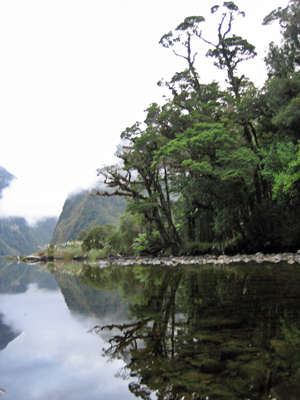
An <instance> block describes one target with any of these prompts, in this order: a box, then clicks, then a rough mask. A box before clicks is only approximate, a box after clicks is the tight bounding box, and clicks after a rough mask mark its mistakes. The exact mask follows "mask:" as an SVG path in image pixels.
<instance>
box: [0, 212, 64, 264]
mask: <svg viewBox="0 0 300 400" xmlns="http://www.w3.org/2000/svg"><path fill="white" fill-rule="evenodd" d="M56 223H57V218H54V217H53V218H47V219H45V220H41V221H39V222H38V223H37V225H36V226H34V227H31V226H29V225H28V223H27V222H26V220H25V219H24V218H21V217H9V218H3V219H0V255H1V256H7V255H21V254H24V255H25V254H30V253H36V252H37V251H39V250H40V248H41V247H43V246H45V245H47V244H48V243H50V241H51V239H52V235H53V231H54V228H55V225H56Z"/></svg>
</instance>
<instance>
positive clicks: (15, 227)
mask: <svg viewBox="0 0 300 400" xmlns="http://www.w3.org/2000/svg"><path fill="white" fill-rule="evenodd" d="M13 179H16V177H15V176H14V175H12V174H11V173H9V172H8V171H7V170H6V169H5V168H4V167H2V166H0V199H1V197H2V191H3V189H5V188H6V187H8V186H9V185H10V183H11V182H12V180H13ZM56 222H57V218H56V217H55V218H45V219H43V220H41V221H39V222H38V223H37V225H36V226H35V227H30V226H29V225H28V223H27V222H26V220H25V219H24V218H22V217H4V218H1V215H0V255H1V256H7V255H20V254H30V253H34V252H37V251H38V250H39V247H40V246H44V245H46V244H48V243H50V240H51V238H52V235H53V231H54V228H55V225H56Z"/></svg>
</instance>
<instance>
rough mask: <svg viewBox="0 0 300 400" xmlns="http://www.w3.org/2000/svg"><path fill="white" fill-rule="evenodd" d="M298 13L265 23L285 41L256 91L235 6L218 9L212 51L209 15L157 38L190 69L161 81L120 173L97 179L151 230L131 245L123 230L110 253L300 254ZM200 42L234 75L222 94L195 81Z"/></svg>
mask: <svg viewBox="0 0 300 400" xmlns="http://www.w3.org/2000/svg"><path fill="white" fill-rule="evenodd" d="M299 9H300V8H299V0H292V1H290V2H289V5H288V6H287V7H286V8H285V9H277V10H275V11H273V12H272V13H271V14H269V16H267V17H266V19H265V21H264V23H265V24H268V23H271V22H272V21H274V20H279V22H280V24H281V29H282V34H283V39H284V40H283V42H282V43H281V44H279V45H277V44H274V43H271V44H270V47H269V53H268V55H267V57H266V59H265V62H266V66H267V69H268V72H269V77H268V79H267V80H266V82H265V85H264V87H263V88H262V89H261V90H259V89H258V88H256V87H255V85H254V84H253V83H252V82H251V81H250V80H249V79H248V78H247V77H245V76H244V75H239V70H238V67H239V66H240V65H241V63H244V62H247V61H248V60H251V59H253V58H254V57H255V56H256V52H255V47H254V46H253V45H252V44H250V43H249V42H248V41H247V40H246V39H245V38H243V37H242V36H241V35H240V34H239V32H236V31H235V26H234V22H235V20H236V19H237V18H240V17H242V18H243V17H245V13H244V12H242V11H241V10H239V8H238V7H237V6H236V4H235V3H234V2H231V1H227V2H224V4H223V6H219V5H216V6H214V7H212V8H211V12H212V13H213V14H216V15H219V22H218V24H217V25H216V27H215V32H216V35H215V36H214V37H215V38H216V39H214V40H211V39H210V38H209V37H208V36H207V35H208V34H209V32H208V31H206V22H205V18H204V17H202V16H190V17H187V18H185V19H184V21H183V22H182V23H181V24H179V25H178V26H177V28H176V29H175V30H174V31H171V32H169V33H167V34H165V35H163V36H162V38H161V40H160V44H161V45H162V46H163V47H165V48H167V49H171V50H172V51H173V53H174V54H175V56H178V57H180V58H182V59H184V60H185V61H186V69H184V70H183V71H179V72H176V73H175V74H174V76H173V77H172V78H171V79H170V80H169V81H164V80H161V81H160V82H159V86H165V87H167V88H168V89H170V92H171V96H170V98H168V99H167V100H166V101H165V103H164V104H163V105H158V104H157V103H153V104H151V105H150V106H149V107H148V109H147V110H146V118H145V120H144V123H143V124H142V123H139V122H137V123H135V124H134V125H133V126H132V127H129V128H126V129H125V131H124V132H123V133H122V134H121V138H122V139H123V140H126V143H125V145H124V146H120V147H119V150H118V157H119V158H120V160H121V161H122V163H121V164H117V165H114V166H106V167H104V168H102V169H101V170H99V175H100V176H102V179H103V182H104V183H105V184H106V185H107V187H108V190H107V191H103V192H99V193H98V194H100V195H103V196H124V197H126V198H128V199H129V202H128V208H127V211H128V212H130V213H131V214H132V215H135V216H137V215H139V216H142V217H143V219H144V223H145V226H144V227H143V228H141V226H140V229H138V230H135V229H133V227H132V226H131V227H130V223H129V228H128V230H130V232H135V233H134V234H129V232H127V234H126V235H124V232H126V228H124V227H123V228H122V229H118V231H116V232H115V233H114V234H113V235H112V236H111V237H110V238H109V240H108V244H107V246H110V247H109V248H110V251H111V250H112V249H113V250H114V251H117V252H121V253H122V252H123V253H127V254H132V253H140V252H143V251H157V252H158V251H160V252H165V253H169V254H170V253H181V254H183V253H185V254H196V253H201V252H203V251H204V250H206V244H207V243H209V245H207V250H208V251H214V252H217V253H223V252H235V251H239V252H241V251H245V252H246V251H251V252H256V251H278V250H282V249H286V250H292V249H293V250H298V248H299V247H298V246H300V239H299V233H300V223H298V222H297V221H299V218H300V215H299V209H300V207H299V206H300V204H299V202H300V200H299V198H300V196H299V194H300V193H299V191H300V167H299V164H300V129H299V126H300V112H299V109H300V107H299V106H300V100H299V99H300V74H299V68H298V67H299V65H300V42H299V34H298V31H299V20H300V17H299V16H300V11H299ZM203 42H204V43H205V44H206V45H208V46H209V49H208V52H207V56H208V57H210V58H212V59H213V63H214V65H215V66H216V67H217V68H219V69H221V70H223V71H225V72H226V73H227V87H226V88H225V89H224V90H221V89H220V87H219V84H218V83H217V82H211V83H209V84H202V83H201V82H200V76H199V74H198V72H197V70H196V68H195V60H196V56H197V49H196V46H197V44H199V43H203ZM121 165H122V166H121ZM126 218H129V217H128V216H127V217H126ZM154 238H155V240H154ZM157 239H159V240H157ZM107 248H108V247H107Z"/></svg>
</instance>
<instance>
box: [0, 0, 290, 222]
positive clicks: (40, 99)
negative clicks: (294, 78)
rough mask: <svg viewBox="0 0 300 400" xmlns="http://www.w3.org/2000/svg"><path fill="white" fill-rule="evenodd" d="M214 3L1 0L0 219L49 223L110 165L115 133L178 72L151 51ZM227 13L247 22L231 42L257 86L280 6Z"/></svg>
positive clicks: (138, 116) (247, 5)
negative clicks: (0, 193)
mask: <svg viewBox="0 0 300 400" xmlns="http://www.w3.org/2000/svg"><path fill="white" fill-rule="evenodd" d="M222 2H223V1H220V2H218V1H217V0H206V1H204V0H184V1H183V0H181V1H179V0H151V1H150V0H110V1H103V0H26V1H24V0H1V2H0V56H1V61H0V135H1V147H0V165H2V166H3V167H4V168H6V169H7V170H8V171H9V172H11V173H12V174H14V175H15V176H16V177H17V178H18V180H16V181H14V183H13V184H12V186H11V188H10V189H7V190H6V191H5V192H4V197H3V199H2V200H1V201H0V216H4V215H15V216H25V217H26V218H27V219H28V221H29V222H33V221H34V220H35V219H37V218H40V217H42V216H58V215H59V214H60V212H61V209H62V206H63V204H64V201H65V199H66V197H67V196H68V194H69V193H70V192H73V191H74V190H77V189H78V188H79V187H89V186H90V185H91V183H92V182H93V181H94V180H95V179H96V169H97V168H98V167H101V166H102V165H103V164H111V163H114V161H115V160H114V158H113V154H114V152H115V150H116V146H117V144H118V143H119V137H120V134H121V132H122V131H123V130H124V129H125V128H126V127H127V126H131V125H133V124H134V123H135V122H136V121H137V120H140V121H141V120H143V119H144V116H145V115H144V112H143V111H144V110H145V109H146V108H147V107H148V106H149V104H150V103H152V102H155V101H156V102H162V95H163V91H162V89H160V88H159V87H157V85H156V83H157V81H158V80H160V79H161V78H166V79H168V78H171V76H172V75H173V73H174V72H176V71H180V70H182V69H184V68H185V67H186V65H185V64H184V62H183V60H182V59H179V58H177V57H175V56H174V55H173V54H172V52H171V51H170V50H167V49H164V48H162V47H161V46H160V45H159V44H158V42H159V40H160V38H161V36H163V35H164V34H165V33H168V32H169V31H170V30H173V29H175V28H176V26H177V25H178V24H179V23H180V22H182V21H183V19H184V18H185V17H187V16H190V15H203V16H205V17H209V14H210V8H211V6H213V5H215V4H222ZM236 4H237V5H238V6H239V7H240V9H241V10H243V11H245V12H246V18H244V19H243V20H242V21H241V23H240V24H239V29H237V30H236V33H237V34H241V35H242V36H244V37H245V38H246V39H247V40H248V41H249V42H250V43H252V44H254V45H255V46H256V50H257V52H258V57H256V61H253V62H251V63H248V65H247V71H246V75H247V76H248V77H249V78H250V79H252V80H253V81H255V82H256V83H257V84H261V83H262V82H263V81H264V78H265V68H264V64H263V62H262V59H263V57H264V55H265V54H264V51H265V49H266V46H267V44H268V43H269V42H270V41H271V40H274V41H278V40H279V35H278V27H277V26H275V25H274V26H271V27H262V26H261V22H262V19H263V18H264V16H266V15H267V14H268V13H269V12H270V11H272V10H273V9H274V8H276V7H278V6H283V7H285V6H286V4H287V1H283V0H263V1H261V0H252V1H249V0H236ZM211 26H212V24H211ZM236 26H238V25H236ZM203 27H204V32H205V26H203ZM212 31H214V30H212ZM201 45H202V47H203V44H201V42H199V46H201ZM200 51H201V50H199V51H198V53H199V54H200ZM203 51H204V53H203V54H205V48H204V47H203ZM198 65H199V69H198V70H199V73H200V76H201V78H202V79H203V82H208V81H211V80H213V79H217V80H220V79H223V78H225V75H219V74H218V71H217V70H216V69H215V68H212V63H211V61H209V60H205V58H203V57H201V58H199V63H198Z"/></svg>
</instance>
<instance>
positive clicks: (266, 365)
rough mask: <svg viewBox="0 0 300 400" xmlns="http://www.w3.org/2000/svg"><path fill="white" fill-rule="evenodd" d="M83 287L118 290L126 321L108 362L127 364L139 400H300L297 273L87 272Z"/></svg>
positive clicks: (113, 333) (263, 268)
mask: <svg viewBox="0 0 300 400" xmlns="http://www.w3.org/2000/svg"><path fill="white" fill-rule="evenodd" d="M82 281H83V282H85V283H88V284H89V285H92V286H96V287H98V288H100V289H106V290H107V289H108V288H110V290H111V289H112V288H114V289H116V288H119V289H120V290H121V293H122V297H123V299H124V300H126V301H127V302H128V304H129V311H130V318H131V319H130V322H127V323H124V324H122V323H115V324H109V325H97V326H95V327H94V328H93V329H92V330H93V331H94V332H96V333H98V334H101V332H103V331H108V332H110V337H109V339H108V340H107V342H108V347H107V348H106V349H104V350H103V351H104V355H105V356H106V357H108V358H110V359H112V358H121V359H123V360H125V361H126V364H127V365H126V371H127V372H126V374H127V377H131V380H132V379H133V377H134V378H135V381H134V382H131V383H130V384H129V389H130V391H131V392H132V393H134V394H135V395H136V396H137V397H140V398H143V399H150V398H153V392H155V393H156V397H157V399H170V400H171V399H174V400H175V399H183V398H184V399H201V400H202V399H232V400H235V399H236V400H238V399H239V400H240V399H262V400H264V399H278V400H280V399H282V400H283V399H296V398H300V388H299V379H300V349H299V346H300V330H299V328H300V322H299V321H300V320H299V312H300V305H299V304H300V303H299V300H300V299H299V297H300V293H299V284H300V271H299V270H298V269H297V267H293V268H292V267H290V266H288V265H287V264H280V265H279V264H277V265H276V266H274V265H272V266H268V265H261V264H260V265H258V264H255V265H254V264H253V265H250V264H248V265H247V266H242V265H233V266H226V267H223V266H222V267H218V266H214V267H210V266H209V267H205V266H201V268H200V267H198V268H194V267H187V266H184V267H181V266H177V267H166V268H162V267H150V266H147V267H145V266H135V267H119V266H118V267H108V268H105V269H99V268H97V269H96V268H92V267H89V266H86V267H84V269H83V276H82Z"/></svg>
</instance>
